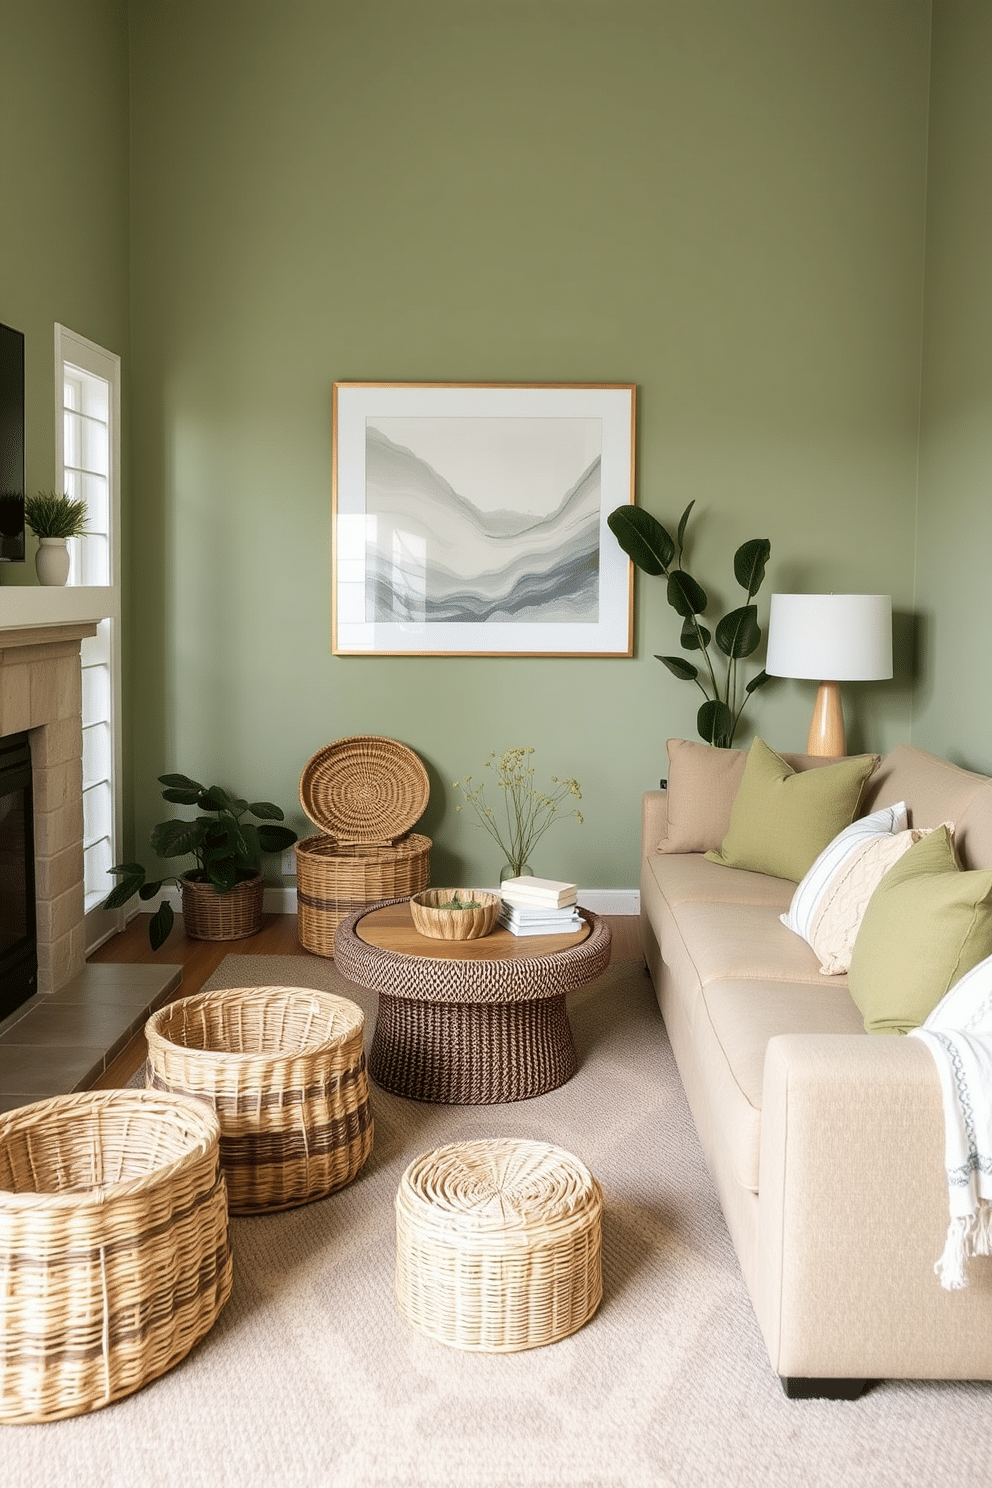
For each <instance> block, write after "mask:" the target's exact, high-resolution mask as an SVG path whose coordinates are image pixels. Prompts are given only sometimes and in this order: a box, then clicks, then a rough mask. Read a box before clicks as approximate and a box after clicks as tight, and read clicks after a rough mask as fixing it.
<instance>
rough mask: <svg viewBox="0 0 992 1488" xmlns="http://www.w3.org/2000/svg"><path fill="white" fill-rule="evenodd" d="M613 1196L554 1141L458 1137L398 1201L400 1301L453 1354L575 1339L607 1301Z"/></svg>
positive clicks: (414, 1169) (409, 1182)
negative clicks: (604, 1247)
mask: <svg viewBox="0 0 992 1488" xmlns="http://www.w3.org/2000/svg"><path fill="white" fill-rule="evenodd" d="M602 1213H603V1195H602V1190H601V1189H600V1186H599V1184H598V1183H597V1182H596V1180H595V1178H593V1177H592V1175H591V1174H590V1173H589V1172H588V1170H587V1169H586V1168H585V1167H584V1166H583V1165H582V1163H580V1162H579V1160H578V1159H577V1158H575V1157H573V1156H572V1155H571V1153H568V1152H564V1151H562V1149H561V1148H558V1147H549V1146H547V1145H546V1144H545V1143H543V1142H523V1141H513V1140H500V1141H482V1142H457V1143H454V1144H452V1145H451V1146H448V1147H439V1148H436V1149H435V1150H434V1151H433V1152H428V1153H425V1154H424V1155H423V1156H422V1157H418V1158H417V1159H416V1160H415V1161H414V1162H412V1163H411V1164H410V1166H409V1167H408V1168H407V1170H406V1172H405V1173H404V1174H403V1178H402V1181H401V1183H400V1187H399V1191H398V1193H397V1195H396V1300H397V1305H398V1307H399V1310H400V1313H401V1314H402V1316H403V1317H404V1318H405V1319H406V1320H407V1322H408V1323H410V1324H411V1326H413V1327H414V1328H416V1329H417V1330H418V1331H419V1332H421V1333H423V1334H425V1335H426V1336H427V1337H428V1338H433V1339H435V1340H436V1341H437V1342H439V1343H446V1344H449V1345H450V1346H451V1347H452V1348H460V1349H469V1350H475V1351H478V1352H485V1353H511V1352H514V1351H516V1350H519V1349H528V1348H538V1347H540V1346H541V1345H542V1344H546V1343H555V1342H557V1340H558V1339H560V1338H565V1337H567V1336H568V1334H570V1333H574V1332H575V1331H576V1330H577V1329H578V1328H581V1327H582V1324H583V1323H585V1322H587V1321H588V1319H589V1318H590V1317H592V1315H593V1313H594V1312H595V1311H596V1308H597V1307H598V1306H599V1302H600V1299H601V1297H602V1294H603V1283H602V1267H601V1231H602Z"/></svg>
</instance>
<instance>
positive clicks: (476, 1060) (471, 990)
mask: <svg viewBox="0 0 992 1488" xmlns="http://www.w3.org/2000/svg"><path fill="white" fill-rule="evenodd" d="M375 907H379V906H375ZM580 912H581V914H582V915H583V917H584V918H585V919H586V920H587V921H588V923H589V927H590V930H589V935H588V936H587V937H586V939H585V940H583V941H581V942H579V943H578V944H577V945H572V946H567V947H566V948H565V949H563V950H556V951H553V952H550V953H548V954H545V955H543V956H541V955H534V956H524V957H521V958H520V959H515V958H510V957H507V956H502V957H494V958H493V959H486V958H483V959H480V960H461V959H460V958H456V959H453V960H438V959H437V958H436V957H431V956H430V954H429V953H427V954H425V955H423V956H417V955H403V954H400V953H398V952H394V951H385V950H382V949H381V948H379V947H377V946H371V945H368V944H367V943H366V942H365V941H363V940H362V939H361V938H360V937H359V935H358V934H357V926H358V923H359V921H360V920H361V919H362V917H363V913H367V911H364V912H358V913H355V914H352V915H350V916H349V918H348V919H347V920H345V921H344V923H343V924H342V925H341V927H340V929H339V930H338V934H337V940H336V948H335V965H336V966H337V968H338V970H339V971H340V972H341V974H342V975H343V976H346V977H348V978H349V979H350V980H351V981H353V982H355V983H357V985H358V986H360V987H370V988H372V989H373V990H375V991H377V992H378V993H379V1011H378V1015H377V1017H376V1025H375V1032H374V1035H373V1039H372V1047H371V1049H370V1051H369V1073H370V1074H371V1076H372V1078H373V1079H374V1080H375V1081H376V1083H377V1084H378V1085H381V1086H382V1088H383V1089H384V1090H390V1091H392V1092H393V1093H394V1094H396V1095H403V1096H406V1097H407V1098H408V1099H411V1100H423V1101H437V1102H444V1103H448V1104H452V1105H466V1106H468V1105H500V1104H502V1103H504V1102H507V1101H517V1100H529V1099H530V1098H531V1097H532V1096H535V1095H543V1094H545V1093H546V1092H547V1091H549V1090H556V1089H557V1088H558V1086H559V1085H564V1083H565V1081H566V1080H570V1079H571V1077H572V1075H574V1073H575V1070H576V1056H575V1042H574V1039H573V1037H572V1029H571V1025H570V1023H569V1021H568V1012H567V1008H566V1003H565V997H566V993H567V992H571V991H574V990H576V989H577V988H579V987H582V986H585V985H586V984H587V983H588V982H591V981H593V980H595V978H596V977H598V976H599V975H600V974H601V973H602V972H603V971H605V970H606V967H607V966H608V965H609V960H610V941H611V937H610V931H609V927H608V926H607V924H606V923H605V921H604V920H601V919H600V917H599V916H598V915H594V914H592V913H591V912H590V911H589V910H582V911H580ZM425 944H429V942H425Z"/></svg>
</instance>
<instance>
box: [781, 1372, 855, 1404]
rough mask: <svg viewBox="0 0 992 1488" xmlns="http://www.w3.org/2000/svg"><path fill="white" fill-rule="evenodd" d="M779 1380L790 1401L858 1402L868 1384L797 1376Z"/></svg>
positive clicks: (783, 1377)
mask: <svg viewBox="0 0 992 1488" xmlns="http://www.w3.org/2000/svg"><path fill="white" fill-rule="evenodd" d="M779 1378H780V1379H781V1381H782V1389H783V1390H784V1391H785V1393H786V1395H787V1396H788V1398H789V1399H790V1400H857V1398H858V1396H859V1395H860V1394H861V1392H862V1390H864V1389H865V1387H866V1386H867V1384H868V1381H867V1380H863V1379H809V1378H807V1377H806V1376H805V1375H795V1374H782V1375H780V1376H779Z"/></svg>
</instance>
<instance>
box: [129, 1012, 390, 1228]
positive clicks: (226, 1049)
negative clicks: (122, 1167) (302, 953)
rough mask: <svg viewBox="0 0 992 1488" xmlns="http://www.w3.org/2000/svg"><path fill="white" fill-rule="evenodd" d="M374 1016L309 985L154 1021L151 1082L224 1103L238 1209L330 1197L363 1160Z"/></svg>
mask: <svg viewBox="0 0 992 1488" xmlns="http://www.w3.org/2000/svg"><path fill="white" fill-rule="evenodd" d="M364 1023H365V1020H364V1015H363V1013H362V1011H361V1009H360V1008H359V1007H358V1006H357V1005H356V1004H355V1003H353V1002H351V1001H349V1000H348V999H347V998H344V997H336V996H334V995H333V994H332V993H330V992H321V991H316V990H314V989H312V988H309V987H233V988H227V989H223V990H220V991H215V992H204V993H200V994H199V995H198V996H196V997H187V998H182V999H180V1000H179V1001H178V1002H173V1003H170V1004H168V1005H167V1006H166V1007H164V1008H161V1009H160V1010H159V1011H158V1012H157V1013H153V1015H152V1017H151V1018H150V1019H149V1020H148V1023H147V1025H146V1029H145V1032H146V1036H147V1040H148V1066H147V1074H146V1080H147V1083H148V1084H149V1085H150V1086H152V1087H154V1088H155V1089H158V1090H169V1091H181V1092H183V1093H184V1094H188V1095H194V1096H197V1097H199V1098H200V1099H201V1100H206V1101H209V1103H210V1104H211V1105H212V1106H213V1108H214V1111H215V1112H216V1114H217V1119H218V1120H219V1122H220V1160H221V1163H222V1165H223V1168H224V1172H225V1174H226V1177H227V1187H228V1198H229V1204H230V1209H231V1212H232V1213H233V1214H258V1213H261V1212H263V1211H268V1210H273V1209H288V1208H292V1207H294V1206H295V1205H297V1204H305V1203H309V1202H310V1201H311V1200H313V1199H319V1198H323V1197H324V1196H325V1195H326V1194H329V1193H333V1192H334V1190H335V1189H338V1188H342V1187H343V1186H344V1185H345V1184H346V1183H350V1182H351V1180H352V1179H353V1178H354V1176H355V1174H356V1173H357V1172H358V1171H359V1169H360V1168H361V1167H362V1165H363V1163H364V1162H365V1161H366V1159H367V1158H368V1156H369V1153H370V1152H371V1151H372V1141H373V1122H372V1112H371V1107H370V1105H369V1083H368V1074H367V1072H366V1068H365V1054H364V1049H363V1036H364Z"/></svg>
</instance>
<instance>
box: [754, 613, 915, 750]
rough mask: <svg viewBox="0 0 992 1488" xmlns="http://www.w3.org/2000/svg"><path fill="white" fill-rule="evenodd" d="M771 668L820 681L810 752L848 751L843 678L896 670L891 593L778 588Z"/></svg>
mask: <svg viewBox="0 0 992 1488" xmlns="http://www.w3.org/2000/svg"><path fill="white" fill-rule="evenodd" d="M765 671H766V672H767V673H768V674H769V676H771V677H804V678H810V679H811V680H812V681H814V682H819V684H820V686H819V689H818V691H817V694H816V702H815V703H814V705H813V719H812V722H811V723H810V726H809V741H808V743H807V745H806V752H807V753H808V754H820V755H823V754H844V753H846V748H847V746H846V742H845V739H844V713H843V709H842V707H841V699H840V683H841V682H876V681H880V680H881V679H882V678H884V677H891V676H892V599H891V596H890V595H888V594H773V595H772V602H771V610H770V613H769V617H768V658H767V660H766V662H765Z"/></svg>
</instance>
